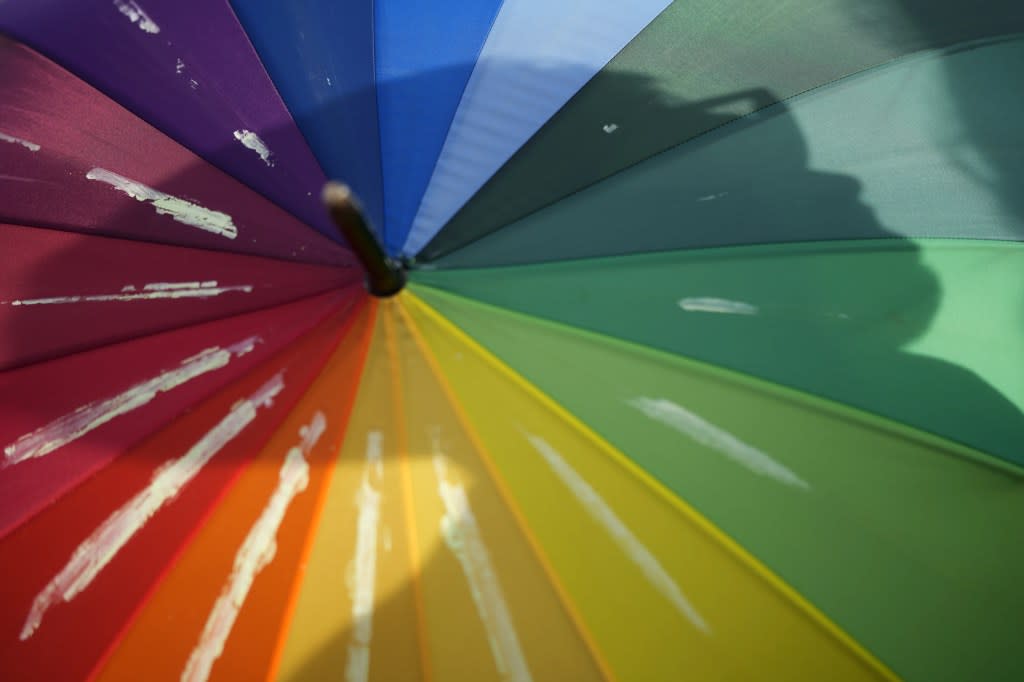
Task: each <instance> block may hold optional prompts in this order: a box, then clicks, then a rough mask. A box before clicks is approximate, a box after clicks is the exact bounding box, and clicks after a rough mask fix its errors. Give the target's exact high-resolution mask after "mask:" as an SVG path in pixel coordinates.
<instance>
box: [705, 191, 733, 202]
mask: <svg viewBox="0 0 1024 682" xmlns="http://www.w3.org/2000/svg"><path fill="white" fill-rule="evenodd" d="M727 194H729V193H728V192H719V193H718V194H705V195H704V196H702V197H697V201H714V200H715V199H721V198H722V197H724V196H726V195H727Z"/></svg>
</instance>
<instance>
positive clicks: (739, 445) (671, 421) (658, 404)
mask: <svg viewBox="0 0 1024 682" xmlns="http://www.w3.org/2000/svg"><path fill="white" fill-rule="evenodd" d="M627 403H628V404H629V405H630V406H632V407H634V408H636V409H638V410H640V411H641V412H643V413H644V414H645V415H647V416H648V417H650V418H651V419H653V420H655V421H658V422H661V423H662V424H665V425H666V426H669V427H671V428H673V429H675V430H676V431H678V432H680V433H682V434H684V435H686V436H689V437H690V438H692V439H693V440H695V441H696V442H698V443H700V444H701V445H704V446H707V447H709V448H711V449H713V450H717V451H718V452H720V453H722V454H723V455H725V456H726V457H728V458H729V459H731V460H732V461H734V462H736V463H737V464H739V465H740V466H743V467H744V468H746V469H748V470H750V471H751V472H753V473H755V474H757V475H758V476H766V477H768V478H771V479H774V480H776V481H778V482H779V483H784V484H786V485H788V486H792V487H794V488H801V489H803V490H810V488H811V486H810V485H809V484H808V483H807V482H806V481H804V480H803V479H802V478H800V477H799V476H797V475H796V474H795V473H793V471H791V470H790V469H788V468H787V467H785V466H784V465H782V464H780V463H779V462H776V461H775V460H774V459H772V458H771V457H770V456H768V455H767V454H766V453H764V452H762V451H761V450H758V449H757V448H755V447H753V446H751V445H747V444H746V443H744V442H743V441H741V440H740V439H738V438H736V437H735V436H733V435H732V434H731V433H729V432H728V431H724V430H722V429H720V428H718V427H717V426H715V425H714V424H711V423H709V422H707V421H705V420H704V419H702V418H701V417H700V416H698V415H696V414H694V413H693V412H690V411H689V410H687V409H686V408H684V407H682V406H681V405H677V404H676V403H674V402H672V401H671V400H665V399H656V398H647V397H639V398H633V399H632V400H628V401H627Z"/></svg>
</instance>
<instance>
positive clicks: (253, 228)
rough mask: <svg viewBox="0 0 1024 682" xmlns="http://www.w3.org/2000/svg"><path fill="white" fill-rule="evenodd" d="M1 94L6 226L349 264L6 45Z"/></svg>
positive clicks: (162, 139)
mask: <svg viewBox="0 0 1024 682" xmlns="http://www.w3.org/2000/svg"><path fill="white" fill-rule="evenodd" d="M0 92H3V97H2V98H0V125H2V126H3V127H2V128H0V132H3V134H4V136H3V138H2V139H0V144H2V145H3V150H4V153H3V154H2V155H0V221H2V222H6V223H14V224H19V225H30V226H38V227H51V228H58V229H63V230H71V231H75V232H88V233H96V234H104V235H108V236H115V237H126V238H130V239H138V240H140V241H150V242H162V243H170V244H177V245H181V246H193V247H200V248H207V249H211V250H216V251H237V252H241V253H250V254H258V255H266V256H273V257H277V258H282V259H285V260H296V261H306V262H314V263H321V264H328V265H349V264H351V263H353V262H354V259H353V257H352V255H351V254H350V253H349V252H348V250H347V249H345V248H343V247H341V246H340V245H338V244H336V243H334V242H332V241H330V240H328V239H327V238H326V237H324V236H322V235H320V234H318V233H316V232H314V231H313V230H311V229H310V228H309V227H308V226H306V225H304V224H303V223H301V222H299V221H298V220H297V219H295V218H294V217H292V216H291V215H289V214H288V213H285V212H284V211H283V210H282V209H280V208H278V207H277V206H275V205H274V204H272V203H270V202H269V201H268V200H267V199H264V198H263V197H261V196H259V195H258V194H256V193H255V192H253V191H252V190H251V189H249V188H248V187H246V186H245V185H243V184H241V183H240V182H238V181H237V180H235V179H233V178H231V177H229V176H228V175H225V174H224V173H223V172H222V171H219V170H217V169H216V168H214V167H213V166H211V165H210V164H209V163H207V162H206V161H204V160H202V159H201V158H199V157H198V156H196V155H195V154H193V153H191V152H189V151H188V150H186V149H185V148H184V147H182V146H181V145H179V144H178V143H177V142H174V141H173V140H171V139H170V138H168V137H167V136H165V135H164V134H163V133H161V132H160V131H158V130H157V129H156V128H153V127H152V126H150V125H149V124H148V123H146V122H144V121H143V120H141V119H139V118H138V117H136V116H135V115H134V114H132V113H131V112H129V111H128V110H126V109H124V108H122V107H121V106H120V105H118V104H117V103H115V102H114V101H113V100H111V99H109V98H108V97H107V96H106V95H104V94H102V93H101V92H99V91H98V90H95V89H94V88H92V87H91V86H89V85H88V84H86V83H85V82H84V81H82V80H80V79H79V78H78V77H76V76H74V75H72V74H71V73H69V72H68V71H65V70H64V69H62V68H61V67H59V66H57V65H56V64H55V63H53V62H52V61H50V60H48V59H46V58H45V57H43V56H42V55H40V54H38V53H36V52H34V51H33V50H31V49H29V48H28V47H25V46H24V45H21V44H19V43H15V42H13V41H10V40H8V39H4V38H0ZM8 138H10V139H8Z"/></svg>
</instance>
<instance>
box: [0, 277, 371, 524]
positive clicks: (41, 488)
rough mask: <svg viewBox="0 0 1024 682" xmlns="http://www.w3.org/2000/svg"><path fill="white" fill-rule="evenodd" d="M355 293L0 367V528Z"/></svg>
mask: <svg viewBox="0 0 1024 682" xmlns="http://www.w3.org/2000/svg"><path fill="white" fill-rule="evenodd" d="M364 297H365V293H364V292H363V291H362V289H361V288H350V289H347V290H345V291H342V292H333V293H327V294H322V295H320V296H317V297H315V298H311V299H308V300H304V301H300V302H297V303H291V304H288V305H284V306H279V307H277V308H272V309H269V310H265V311H260V312H256V313H250V314H246V315H241V316H238V317H232V318H228V319H225V320H220V321H217V322H210V323H207V324H203V325H198V326H195V327H188V328H185V329H181V330H177V331H173V332H167V333H164V334H159V335H154V336H148V337H144V338H140V339H136V340H133V341H128V342H125V343H122V344H117V345H114V346H105V347H103V348H99V349H96V350H93V351H89V352H87V353H81V354H77V355H72V356H68V357H65V358H61V359H59V360H54V361H51V362H46V363H41V364H37V365H30V366H28V367H23V368H21V369H18V370H14V371H11V372H5V373H0V447H2V448H3V452H2V453H0V454H2V457H0V536H2V535H3V534H5V533H7V532H9V531H10V530H11V529H12V528H13V527H15V526H17V525H18V524H19V523H22V522H23V521H25V520H26V519H28V518H30V517H31V516H32V515H33V514H35V513H37V512H38V511H39V510H41V509H43V508H44V507H46V505H48V504H50V503H51V502H52V501H53V500H55V499H56V498H58V497H60V496H61V495H62V494H64V493H65V492H67V491H68V490H70V489H71V488H73V487H74V486H75V485H77V484H79V483H80V482H82V481H83V480H85V479H86V478H87V477H88V476H89V475H90V474H93V473H94V472H96V471H98V470H99V469H101V468H102V467H104V466H105V465H107V464H109V463H110V462H111V461H112V460H113V459H114V458H116V457H117V456H118V455H120V454H121V453H123V452H124V451H125V450H126V449H128V448H129V447H130V446H132V445H133V444H135V443H137V442H138V441H139V440H141V439H142V438H144V437H146V436H148V435H149V434H151V433H153V431H155V430H156V429H158V428H160V427H162V426H163V425H165V424H167V423H168V422H169V421H170V420H172V419H174V418H175V417H176V416H178V415H180V414H181V413H182V412H184V411H186V410H188V409H190V408H191V407H192V406H193V405H195V404H196V403H197V402H198V401H199V400H202V399H203V398H205V397H206V396H208V395H210V393H211V392H213V391H215V390H217V389H218V388H220V387H221V386H224V385H225V384H226V383H228V382H230V381H233V380H235V379H237V378H238V377H240V376H243V375H244V374H245V373H246V372H249V371H251V370H252V369H253V368H254V367H256V366H258V365H259V364H260V363H262V362H264V361H266V360H267V359H268V358H270V357H271V356H273V355H274V354H275V353H277V352H279V351H281V349H282V348H284V347H286V346H287V345H288V344H290V343H292V342H293V341H294V340H295V339H296V338H297V337H299V336H300V335H301V334H303V333H305V332H307V331H308V330H309V329H311V328H312V327H313V326H314V325H316V324H317V323H318V322H319V321H321V320H323V319H324V318H325V317H326V316H328V315H332V314H333V315H341V314H343V311H344V310H347V309H349V308H351V307H352V306H353V305H354V304H355V302H356V301H359V300H362V299H363V298H364ZM104 419H106V421H103V420H104ZM89 425H92V426H95V428H92V429H91V430H89V429H88V428H87V427H88V426H89ZM47 443H50V444H51V445H57V444H60V443H63V445H61V446H60V447H56V448H55V449H53V448H51V447H48V446H47ZM48 450H50V451H48Z"/></svg>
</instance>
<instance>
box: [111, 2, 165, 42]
mask: <svg viewBox="0 0 1024 682" xmlns="http://www.w3.org/2000/svg"><path fill="white" fill-rule="evenodd" d="M114 7H116V8H117V9H118V10H119V11H120V12H121V14H123V15H125V16H126V17H128V20H129V21H130V22H132V23H133V24H135V25H136V26H138V27H139V28H140V29H142V30H143V31H145V32H146V33H153V34H156V33H159V32H160V27H159V26H157V25H156V22H155V21H153V20H152V19H150V18H149V15H148V14H146V13H145V12H144V11H143V10H142V8H141V7H139V4H138V3H137V2H135V1H134V0H114Z"/></svg>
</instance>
